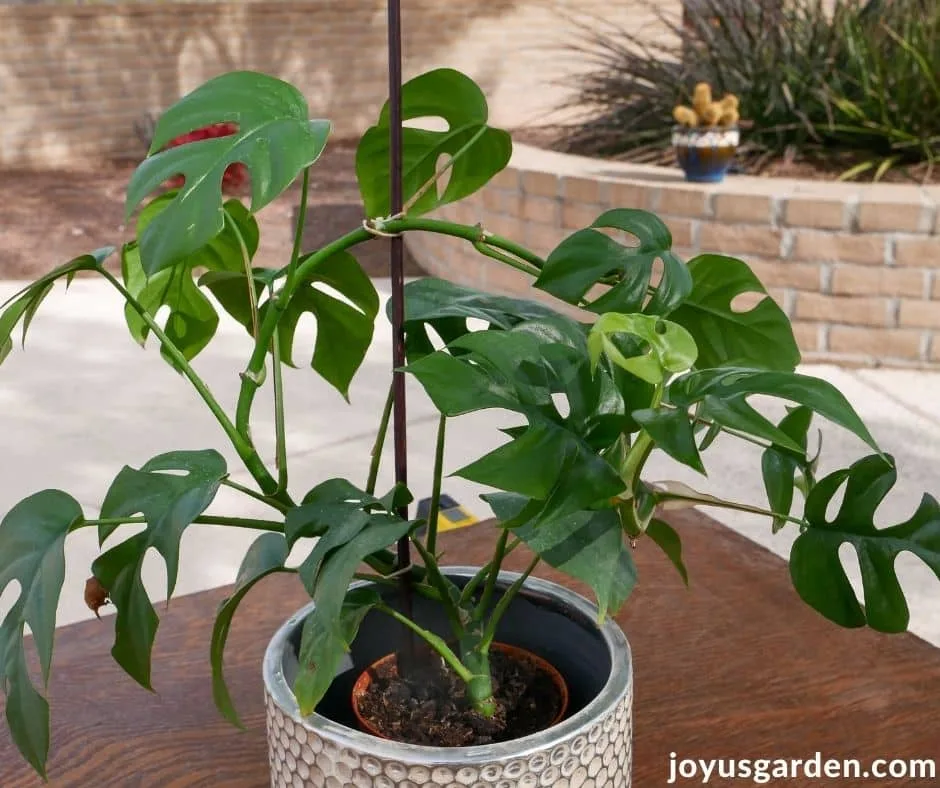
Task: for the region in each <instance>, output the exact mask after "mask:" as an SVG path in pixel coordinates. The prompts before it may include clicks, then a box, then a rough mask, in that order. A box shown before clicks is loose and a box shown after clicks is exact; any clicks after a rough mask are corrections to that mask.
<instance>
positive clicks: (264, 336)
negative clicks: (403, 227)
mask: <svg viewBox="0 0 940 788" xmlns="http://www.w3.org/2000/svg"><path fill="white" fill-rule="evenodd" d="M370 238H372V235H371V233H369V231H368V230H366V229H365V228H363V227H360V228H358V229H356V230H353V231H352V232H350V233H347V234H346V235H344V236H342V237H341V238H337V239H336V240H335V241H333V242H332V243H329V244H327V245H326V246H324V247H323V248H322V249H320V250H319V251H317V252H314V253H313V254H312V255H310V256H309V257H307V258H306V259H304V260H303V262H298V265H297V268H296V271H295V272H294V274H293V275H292V276H290V277H288V279H287V281H285V283H284V286H283V287H282V288H281V290H280V292H279V293H278V295H277V297H276V298H274V299H273V300H272V302H271V308H270V309H268V310H267V312H266V314H265V316H264V320H263V321H262V322H261V328H260V329H259V331H258V337H257V338H256V340H255V347H254V350H253V351H252V354H251V358H250V359H249V361H248V365H247V368H246V369H245V371H244V372H243V373H242V383H241V388H240V389H239V392H238V404H237V405H236V408H235V427H236V429H237V430H238V432H239V434H241V435H243V436H245V437H246V438H247V436H248V434H249V425H250V421H251V406H252V403H253V402H254V398H255V394H256V393H257V391H258V389H259V388H260V387H261V381H262V380H263V371H264V364H265V359H266V358H267V354H268V348H269V347H270V344H271V338H272V337H273V336H274V332H275V331H276V330H277V326H278V323H279V322H280V319H281V315H282V314H283V313H284V310H285V308H286V306H287V304H288V302H289V301H290V299H291V298H292V297H293V295H294V292H295V291H296V290H297V287H298V285H299V283H300V282H302V281H304V279H306V278H307V275H308V274H309V273H310V272H312V271H313V270H314V269H316V267H317V266H318V265H319V264H320V263H322V262H323V261H324V260H326V259H328V258H330V257H332V256H333V255H334V254H336V253H337V252H342V251H345V250H346V249H349V248H350V247H352V246H355V245H356V244H358V243H362V242H363V241H368V240H369V239H370ZM276 489H277V482H276V481H275V480H274V479H273V478H270V480H269V481H268V482H266V484H265V485H262V490H264V491H265V492H272V491H274V490H276Z"/></svg>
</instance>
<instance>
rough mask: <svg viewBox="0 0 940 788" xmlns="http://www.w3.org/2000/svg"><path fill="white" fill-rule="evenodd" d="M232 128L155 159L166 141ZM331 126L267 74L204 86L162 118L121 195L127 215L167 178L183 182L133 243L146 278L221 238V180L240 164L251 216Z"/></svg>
mask: <svg viewBox="0 0 940 788" xmlns="http://www.w3.org/2000/svg"><path fill="white" fill-rule="evenodd" d="M224 122H231V123H236V124H238V130H237V131H236V132H235V133H234V134H232V135H230V136H226V137H216V138H214V139H207V140H201V141H199V142H190V143H187V144H184V145H179V146H177V147H174V148H169V149H167V150H164V151H162V152H160V153H156V151H159V150H160V149H161V148H163V146H164V145H166V144H167V143H168V142H170V141H171V140H173V139H175V138H176V137H179V136H181V135H183V134H187V133H188V132H191V131H194V130H195V129H199V128H202V127H205V126H208V125H212V124H215V123H224ZM329 133H330V123H329V121H325V120H310V119H309V117H308V108H307V102H306V99H304V97H303V94H302V93H301V92H300V91H299V90H297V89H296V88H295V87H293V86H292V85H289V84H288V83H287V82H284V81H282V80H280V79H276V78H275V77H271V76H268V75H266V74H259V73H255V72H250V71H234V72H230V73H227V74H222V75H221V76H218V77H216V78H214V79H210V80H209V81H208V82H206V83H205V84H203V85H202V86H200V87H198V88H196V90H194V91H193V92H192V93H189V94H188V95H186V96H184V97H183V98H181V99H180V100H179V101H178V102H176V104H174V105H173V106H172V107H170V108H169V109H168V110H167V111H166V112H164V113H163V115H161V117H160V119H159V120H158V121H157V124H156V128H155V129H154V136H153V144H152V145H151V148H150V153H151V155H150V157H149V158H147V159H146V160H144V162H143V163H142V164H141V165H140V166H139V167H138V168H137V170H136V171H135V173H134V175H133V176H132V178H131V181H130V184H129V186H128V189H127V203H126V205H127V215H128V217H129V216H130V215H131V214H132V213H133V211H134V209H135V208H137V206H138V205H140V203H141V202H143V200H144V198H145V197H146V196H147V195H148V194H150V193H151V192H153V191H154V190H155V189H158V188H159V187H160V186H161V185H162V184H164V183H165V182H166V181H167V180H168V179H170V178H172V177H174V176H176V175H183V177H184V178H185V183H184V185H183V187H182V188H181V189H180V190H179V192H178V193H177V194H176V196H175V197H174V199H173V200H172V201H171V203H170V204H169V205H168V206H167V207H166V209H165V210H164V211H163V212H162V213H161V214H160V215H159V216H157V217H156V218H155V219H154V220H153V222H152V223H151V224H150V226H149V227H147V229H146V230H145V231H144V232H143V234H142V235H141V236H140V238H139V239H138V240H139V242H140V250H141V259H142V261H143V265H144V270H145V271H146V272H147V274H148V275H153V274H155V273H156V272H157V271H159V270H161V269H162V268H165V267H167V266H170V265H173V264H174V263H175V262H177V261H178V260H181V259H182V258H184V257H186V256H187V255H190V254H192V253H193V252H195V251H197V250H199V249H201V248H202V247H203V246H205V245H206V244H207V243H208V242H209V241H210V240H212V239H213V238H214V237H215V236H216V235H218V234H219V232H221V230H222V227H223V224H224V221H225V219H224V213H223V209H222V176H223V175H224V173H225V170H226V169H227V168H228V167H229V165H231V164H235V163H236V162H241V163H243V164H245V165H246V166H247V168H248V170H249V172H250V173H251V211H252V213H256V212H257V211H259V210H261V209H262V208H263V207H264V206H265V205H267V204H268V203H270V202H271V201H272V200H274V199H275V198H276V197H277V196H278V195H279V194H281V193H282V192H283V191H284V190H285V189H286V188H287V187H288V186H290V184H291V183H292V182H293V181H294V180H295V179H296V178H297V176H298V175H299V174H300V172H301V171H302V170H303V169H304V168H305V167H308V166H310V165H311V164H313V163H314V162H315V161H316V160H317V158H319V156H320V154H321V153H322V151H323V148H324V147H325V145H326V139H327V137H328V136H329Z"/></svg>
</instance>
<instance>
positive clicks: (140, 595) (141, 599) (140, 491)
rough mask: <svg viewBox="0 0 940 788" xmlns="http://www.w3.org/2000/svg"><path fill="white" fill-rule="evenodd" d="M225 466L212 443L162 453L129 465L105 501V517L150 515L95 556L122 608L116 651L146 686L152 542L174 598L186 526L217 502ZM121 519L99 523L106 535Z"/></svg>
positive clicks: (153, 618) (152, 618)
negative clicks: (147, 574) (144, 574)
mask: <svg viewBox="0 0 940 788" xmlns="http://www.w3.org/2000/svg"><path fill="white" fill-rule="evenodd" d="M181 471H182V472H183V473H182V474H180V472H181ZM226 474H227V471H226V466H225V459H224V458H223V457H222V455H220V454H219V453H218V452H216V451H213V450H206V451H179V452H170V453H167V454H161V455H159V456H157V457H154V458H153V459H152V460H149V461H148V462H147V463H146V464H144V465H143V466H142V467H141V468H140V470H135V469H133V468H130V467H127V466H125V467H124V468H123V469H122V470H121V472H120V473H119V474H118V475H117V477H116V478H115V480H114V482H113V483H112V484H111V487H110V489H109V490H108V493H107V495H106V496H105V500H104V503H103V504H102V506H101V517H102V519H117V518H126V517H131V516H134V515H137V514H142V515H143V516H144V519H145V520H146V523H147V527H146V529H145V530H144V531H142V532H141V533H139V534H135V535H134V536H132V537H130V538H129V539H126V540H125V541H123V542H121V543H120V544H118V545H116V546H115V547H112V548H111V549H110V550H108V551H107V552H105V553H103V554H102V555H100V556H99V557H98V558H97V559H96V560H95V562H94V564H92V572H93V573H94V575H95V577H96V578H98V580H99V582H100V583H101V584H102V585H103V586H104V587H105V588H106V589H107V590H108V595H109V597H110V599H111V601H112V602H113V603H114V606H115V607H116V608H117V620H116V623H115V640H114V647H113V648H112V649H111V654H112V656H113V657H114V659H115V661H116V662H117V663H118V664H119V665H120V666H121V667H122V668H124V670H125V671H127V673H128V674H129V675H130V676H131V677H132V678H133V679H134V680H135V681H137V682H138V683H139V684H141V685H142V686H143V687H145V688H147V689H151V686H150V652H151V649H152V648H153V640H154V637H155V636H156V632H157V626H158V624H159V620H158V618H157V614H156V612H155V611H154V609H153V605H152V604H151V602H150V597H149V596H148V595H147V591H146V589H145V588H144V586H143V582H142V580H141V569H142V567H143V562H144V557H145V556H146V554H147V551H148V550H149V549H150V548H151V547H153V548H155V549H156V550H157V552H159V553H160V555H161V556H163V560H164V562H165V563H166V574H167V599H169V598H170V597H171V596H172V595H173V590H174V589H175V587H176V578H177V573H178V569H179V550H180V539H181V538H182V536H183V532H184V531H185V529H186V528H187V527H188V526H189V525H190V524H191V523H192V522H193V521H194V520H195V519H196V518H197V517H198V516H199V515H201V514H202V513H203V512H204V511H205V510H206V509H207V508H208V506H209V504H210V503H212V500H213V498H214V497H215V494H216V492H217V491H218V489H219V485H220V484H221V482H222V479H223V478H225V476H226ZM117 527H118V526H114V525H101V526H99V527H98V538H99V541H100V543H102V544H103V543H104V541H105V539H107V538H108V537H109V536H110V535H111V534H112V533H113V532H114V531H115V530H116V528H117Z"/></svg>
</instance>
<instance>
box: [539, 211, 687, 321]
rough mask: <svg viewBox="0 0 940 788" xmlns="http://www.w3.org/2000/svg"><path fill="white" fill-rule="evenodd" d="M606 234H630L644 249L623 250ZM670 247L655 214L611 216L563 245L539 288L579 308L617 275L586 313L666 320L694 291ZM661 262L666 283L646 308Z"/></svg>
mask: <svg viewBox="0 0 940 788" xmlns="http://www.w3.org/2000/svg"><path fill="white" fill-rule="evenodd" d="M605 228H606V229H616V230H622V231H624V232H627V233H630V234H631V235H633V236H635V237H636V239H637V241H638V242H639V243H638V245H636V246H624V245H623V244H621V243H618V242H617V241H615V240H613V239H612V238H610V237H609V236H607V235H606V234H604V233H602V232H600V230H601V229H605ZM671 247H672V235H671V234H670V232H669V228H668V227H666V225H665V224H663V222H662V221H661V220H660V219H659V218H658V217H656V216H655V215H654V214H651V213H649V212H647V211H640V210H636V209H632V208H619V209H616V210H613V211H607V212H606V213H604V214H602V215H601V216H599V217H598V218H597V219H596V220H595V221H594V223H593V224H592V225H591V227H590V228H588V229H585V230H579V231H578V232H576V233H574V234H573V235H571V236H569V237H568V238H566V239H565V240H564V241H562V242H561V244H560V245H559V246H558V247H557V248H556V249H555V250H554V251H553V252H552V253H551V254H550V255H549V256H548V259H547V260H546V261H545V267H544V268H543V269H542V273H541V274H540V275H539V278H538V279H537V280H536V282H535V287H538V288H539V289H541V290H544V291H545V292H547V293H551V294H552V295H553V296H555V297H556V298H560V299H561V300H562V301H567V302H568V303H569V304H575V305H577V304H579V303H580V301H581V299H582V298H584V296H585V295H587V293H588V291H589V290H590V289H591V288H592V287H594V285H596V284H598V283H599V282H600V281H601V280H602V279H604V278H605V277H607V276H608V275H610V274H616V275H617V278H618V280H619V281H618V282H617V283H616V284H614V285H613V286H612V287H611V288H610V289H609V290H608V291H607V292H606V293H604V294H603V295H601V296H599V297H598V298H596V299H594V300H593V301H590V302H589V303H588V304H587V306H586V307H585V308H586V309H589V310H590V311H592V312H597V313H603V312H623V313H632V312H640V311H643V312H646V313H648V314H656V315H665V314H668V313H669V312H670V311H671V310H672V309H675V308H676V307H677V306H678V305H679V304H681V303H682V301H683V300H684V299H685V298H686V296H687V295H688V294H689V292H690V290H691V289H692V277H691V275H690V274H689V271H688V269H687V268H686V267H685V265H683V263H682V261H681V260H680V259H679V258H678V257H676V255H675V254H673V253H672V251H671ZM656 260H661V261H662V263H663V277H662V281H661V282H660V284H659V285H658V287H656V289H655V291H654V292H653V295H652V297H651V298H650V299H649V301H648V302H647V298H646V297H647V293H648V290H649V287H650V281H651V278H652V276H653V264H654V263H655V262H656ZM644 303H645V304H646V306H645V307H644Z"/></svg>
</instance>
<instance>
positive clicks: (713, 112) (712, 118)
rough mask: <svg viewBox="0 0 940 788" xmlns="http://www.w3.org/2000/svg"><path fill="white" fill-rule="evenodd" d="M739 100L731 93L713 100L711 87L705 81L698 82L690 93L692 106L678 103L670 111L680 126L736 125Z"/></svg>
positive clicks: (738, 116)
mask: <svg viewBox="0 0 940 788" xmlns="http://www.w3.org/2000/svg"><path fill="white" fill-rule="evenodd" d="M739 107H740V101H739V100H738V97H737V96H735V95H734V94H733V93H726V94H725V95H724V96H723V97H722V99H721V100H720V101H714V100H713V97H712V88H711V85H709V84H708V83H707V82H699V83H698V84H697V85H696V86H695V90H694V91H693V93H692V108H689V107H686V106H683V105H681V104H680V105H679V106H677V107H675V109H673V111H672V117H673V118H674V119H675V121H676V123H678V124H679V125H680V126H686V127H688V128H693V129H694V128H696V127H698V126H708V127H715V126H719V127H730V126H736V125H737V124H738V121H739V120H740V119H741V116H740V114H739V112H738V109H739Z"/></svg>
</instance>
